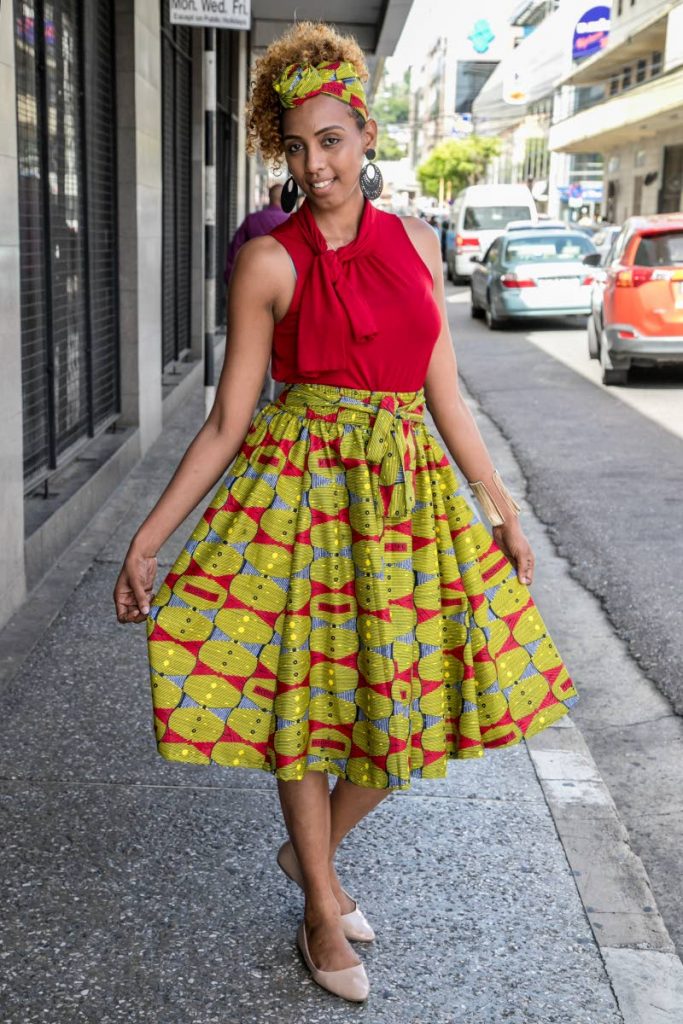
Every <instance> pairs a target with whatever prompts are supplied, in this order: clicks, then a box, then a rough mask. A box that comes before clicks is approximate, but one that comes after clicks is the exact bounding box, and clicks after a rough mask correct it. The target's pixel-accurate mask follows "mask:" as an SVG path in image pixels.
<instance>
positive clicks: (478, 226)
mask: <svg viewBox="0 0 683 1024" xmlns="http://www.w3.org/2000/svg"><path fill="white" fill-rule="evenodd" d="M528 219H529V207H528V206H468V207H466V209H465V213H464V216H463V228H464V229H465V231H496V230H498V231H502V230H503V228H504V227H505V225H506V224H507V223H508V222H509V221H511V220H528Z"/></svg>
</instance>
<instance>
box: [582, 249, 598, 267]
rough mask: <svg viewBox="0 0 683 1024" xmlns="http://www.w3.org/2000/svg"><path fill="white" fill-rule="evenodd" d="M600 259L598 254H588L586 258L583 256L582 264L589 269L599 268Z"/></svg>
mask: <svg viewBox="0 0 683 1024" xmlns="http://www.w3.org/2000/svg"><path fill="white" fill-rule="evenodd" d="M601 259H602V257H601V256H600V253H599V252H589V253H588V255H587V256H584V257H583V259H582V261H581V262H582V263H585V264H586V266H589V267H599V266H600V261H601Z"/></svg>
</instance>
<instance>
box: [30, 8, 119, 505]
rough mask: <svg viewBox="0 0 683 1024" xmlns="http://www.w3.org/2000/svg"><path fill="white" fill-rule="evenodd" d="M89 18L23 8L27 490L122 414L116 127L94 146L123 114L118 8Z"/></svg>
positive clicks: (91, 12)
mask: <svg viewBox="0 0 683 1024" xmlns="http://www.w3.org/2000/svg"><path fill="white" fill-rule="evenodd" d="M45 6H47V11H48V15H49V16H46V13H45V9H44V8H45ZM86 8H87V10H86V12H85V15H84V11H83V10H82V9H81V3H80V2H79V0H59V2H55V3H53V4H49V5H44V4H43V3H42V2H38V0H35V2H24V0H17V2H16V5H15V10H16V19H15V26H16V28H15V31H16V36H15V40H16V78H17V126H18V129H17V142H18V158H19V227H20V244H21V316H22V387H23V415H24V476H25V485H26V487H27V489H30V488H31V487H33V486H35V485H36V483H38V482H39V481H40V480H42V479H45V477H47V476H48V475H49V473H50V472H51V471H52V470H54V469H56V468H57V467H58V466H60V465H62V464H63V463H64V461H66V460H67V459H68V458H69V457H70V456H71V455H72V454H73V453H74V452H75V451H76V450H78V448H80V447H81V445H82V444H83V443H84V442H85V441H87V439H88V438H89V437H92V436H93V435H94V433H95V431H96V429H97V428H98V427H99V428H100V429H101V428H102V427H103V425H106V423H107V422H109V421H110V419H111V418H112V414H115V413H116V410H117V408H118V387H117V376H118V374H117V353H118V334H117V325H116V305H115V291H114V288H115V277H116V266H115V255H116V244H115V232H114V224H115V210H114V207H113V191H114V179H113V174H114V171H113V168H114V167H115V153H114V137H115V131H114V123H112V122H109V124H108V125H107V124H105V125H104V126H101V127H102V128H103V130H104V131H105V132H106V133H107V134H108V138H107V139H106V141H105V142H104V150H101V148H100V147H101V145H102V140H101V139H93V140H90V139H88V141H87V142H86V138H87V133H88V130H90V131H92V130H93V125H94V124H96V123H97V122H98V121H99V119H100V118H101V117H108V116H109V117H111V116H113V110H112V108H111V103H112V95H113V91H114V89H113V75H114V63H113V32H112V8H111V2H110V0H100V2H98V3H94V4H87V5H86ZM84 33H85V38H84ZM86 38H87V39H88V41H89V44H90V45H91V46H92V47H94V48H95V51H96V52H95V53H93V54H92V55H91V58H92V61H93V70H92V76H91V77H93V78H94V79H95V80H96V81H100V80H101V79H106V83H105V84H104V85H100V86H99V87H97V85H96V84H95V82H91V81H89V79H88V75H87V73H86V71H85V69H84V63H83V51H84V44H85V39H86ZM104 94H107V96H106V103H105V104H104V106H103V103H102V97H103V95H104ZM48 112H49V113H48ZM95 154H96V155H95ZM88 162H91V163H92V165H93V166H92V167H91V168H88V167H87V164H88ZM105 162H106V164H107V172H106V180H105V181H104V182H103V180H102V174H101V173H98V164H99V163H105ZM88 170H90V175H88V173H87V172H88ZM86 182H88V187H87V188H86ZM103 207H106V208H107V212H106V214H105V215H102V212H101V211H102V208H103ZM89 219H90V220H92V222H93V225H94V229H93V227H92V226H91V228H90V229H89ZM89 231H90V232H93V233H92V234H89ZM94 232H97V235H95V234H94ZM95 321H97V322H96V329H95ZM100 371H104V372H103V377H102V381H100V379H99V373H100ZM95 374H98V383H97V387H96V386H95V379H94V375H95Z"/></svg>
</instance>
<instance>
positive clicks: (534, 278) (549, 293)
mask: <svg viewBox="0 0 683 1024" xmlns="http://www.w3.org/2000/svg"><path fill="white" fill-rule="evenodd" d="M594 252H596V248H595V246H594V245H593V242H592V241H591V240H590V238H588V236H587V235H584V234H582V233H581V232H579V231H568V230H564V231H559V230H558V231H557V232H551V231H547V230H543V231H538V230H536V229H533V228H530V229H529V230H528V231H514V232H510V233H506V234H504V235H501V236H500V238H497V239H496V241H495V242H493V243H492V245H491V246H490V247H489V249H488V251H487V253H486V255H485V256H484V257H483V258H482V259H477V258H475V259H474V260H473V262H474V267H473V270H472V278H471V282H470V288H471V295H472V316H473V317H476V318H480V317H485V319H486V323H487V324H488V326H489V327H490V328H491V329H492V330H495V329H496V328H498V327H502V326H503V324H504V323H505V322H506V321H508V320H516V319H518V318H519V319H522V318H525V319H526V318H534V317H551V316H552V317H556V316H557V317H564V316H581V317H586V316H588V314H589V313H590V311H591V288H592V285H593V279H594V277H595V274H594V271H593V269H592V268H591V267H588V266H586V265H585V264H584V263H583V262H582V260H583V258H584V256H587V255H588V254H589V253H594Z"/></svg>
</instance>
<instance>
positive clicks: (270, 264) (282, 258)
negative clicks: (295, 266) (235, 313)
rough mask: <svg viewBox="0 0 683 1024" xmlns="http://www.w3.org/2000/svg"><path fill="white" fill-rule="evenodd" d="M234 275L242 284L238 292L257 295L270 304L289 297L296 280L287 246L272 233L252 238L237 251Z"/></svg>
mask: <svg viewBox="0 0 683 1024" xmlns="http://www.w3.org/2000/svg"><path fill="white" fill-rule="evenodd" d="M232 278H234V279H235V281H236V282H237V283H238V284H239V285H240V288H239V293H242V294H244V293H245V292H248V293H249V294H250V295H251V296H255V295H258V296H259V297H260V298H261V299H262V301H263V302H265V303H267V304H269V305H273V304H278V303H279V301H281V300H283V299H284V300H285V301H287V296H288V294H289V293H290V292H291V290H292V284H293V274H292V264H291V260H290V258H289V255H288V253H287V250H286V249H285V248H284V246H283V245H280V243H279V242H277V241H276V240H275V239H274V238H272V237H271V236H270V235H259V236H258V237H257V238H250V239H249V240H248V241H247V242H245V243H244V244H243V245H241V246H240V248H239V250H238V252H237V256H236V258H235V266H234V268H233V272H232ZM290 298H291V295H290Z"/></svg>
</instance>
